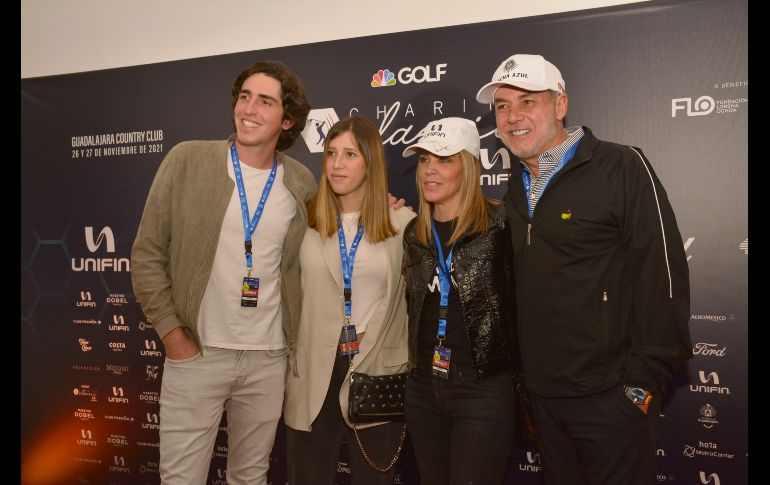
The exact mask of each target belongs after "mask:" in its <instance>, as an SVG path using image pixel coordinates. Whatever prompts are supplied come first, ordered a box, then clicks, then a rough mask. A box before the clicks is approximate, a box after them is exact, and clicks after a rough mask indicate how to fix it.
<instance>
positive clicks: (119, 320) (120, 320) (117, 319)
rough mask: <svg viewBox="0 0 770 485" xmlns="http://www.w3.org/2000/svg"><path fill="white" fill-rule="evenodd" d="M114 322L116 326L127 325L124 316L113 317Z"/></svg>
mask: <svg viewBox="0 0 770 485" xmlns="http://www.w3.org/2000/svg"><path fill="white" fill-rule="evenodd" d="M112 321H113V323H115V325H124V324H125V323H126V321H125V319H124V318H123V315H112Z"/></svg>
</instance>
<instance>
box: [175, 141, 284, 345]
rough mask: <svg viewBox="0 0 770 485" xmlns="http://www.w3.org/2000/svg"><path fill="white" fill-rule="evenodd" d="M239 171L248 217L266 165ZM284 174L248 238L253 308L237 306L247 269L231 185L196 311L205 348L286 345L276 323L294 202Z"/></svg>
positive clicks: (237, 201)
mask: <svg viewBox="0 0 770 485" xmlns="http://www.w3.org/2000/svg"><path fill="white" fill-rule="evenodd" d="M227 159H228V163H227V172H228V174H229V175H230V178H231V179H233V181H235V172H234V171H233V164H232V158H231V157H230V155H229V154H228V157H227ZM241 171H242V173H243V182H244V186H245V187H246V198H247V199H248V203H249V220H251V218H252V217H254V212H255V211H256V208H257V205H258V204H259V199H260V197H262V189H263V188H264V187H265V183H266V182H267V178H268V176H269V175H270V169H266V170H260V169H256V168H252V167H249V166H248V165H246V164H244V163H241ZM283 174H284V171H283V164H281V165H279V166H278V170H277V171H276V177H275V181H274V182H273V188H272V190H271V191H270V196H269V197H268V199H267V203H266V204H265V208H264V210H263V212H262V217H261V219H260V221H259V224H258V225H257V229H256V230H255V231H254V234H252V236H251V241H252V248H251V253H252V259H253V268H252V272H251V277H252V278H255V277H256V278H259V300H258V304H257V307H256V308H255V307H242V306H241V288H242V285H243V278H244V277H245V276H246V272H247V269H246V256H245V254H244V252H245V250H244V241H245V240H246V239H245V233H244V229H243V219H242V215H241V203H240V198H239V196H238V188H237V187H235V188H234V189H233V195H232V197H231V198H230V204H229V205H228V206H227V212H226V213H225V218H224V221H223V222H222V231H221V232H220V233H219V243H218V245H217V249H216V254H215V256H214V266H213V268H212V270H211V276H210V277H209V281H208V283H207V285H206V291H205V293H204V295H203V301H202V302H201V308H200V313H199V315H198V330H199V334H200V338H201V342H202V344H203V345H204V346H208V347H219V348H225V349H235V350H275V349H283V348H285V346H286V345H285V342H284V335H283V325H282V321H281V318H282V317H281V281H280V273H281V256H282V252H283V243H284V239H285V238H286V233H287V231H288V230H289V224H290V222H291V220H292V218H293V217H294V214H295V212H296V210H297V203H296V201H295V199H294V196H292V195H291V192H289V191H288V189H287V188H286V187H285V186H284V184H283ZM190 264H196V262H195V261H191V262H190Z"/></svg>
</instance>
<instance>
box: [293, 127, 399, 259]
mask: <svg viewBox="0 0 770 485" xmlns="http://www.w3.org/2000/svg"><path fill="white" fill-rule="evenodd" d="M348 132H349V133H350V134H352V135H353V139H354V140H355V141H356V144H357V145H358V150H359V151H360V152H361V155H362V156H363V158H364V163H365V164H366V179H365V180H364V184H365V189H366V190H365V191H364V199H363V202H362V204H361V223H362V224H363V226H364V234H365V235H366V238H367V240H368V241H369V242H370V243H371V244H375V243H378V242H381V241H384V240H385V239H388V238H389V237H392V236H395V235H396V234H398V232H397V231H396V229H395V228H394V227H393V224H391V222H390V213H389V205H388V169H387V165H386V163H385V151H384V150H383V148H382V140H381V139H380V133H379V131H377V127H376V126H374V124H373V123H372V122H371V121H369V119H367V118H364V117H363V116H350V117H348V118H344V119H342V120H340V121H338V122H337V123H335V124H334V126H332V127H331V129H330V130H329V133H328V134H327V135H326V141H324V160H323V169H322V171H321V179H320V180H319V182H318V194H317V195H316V196H315V197H314V198H313V199H312V200H311V201H310V202H309V203H308V214H307V219H308V220H307V222H308V225H309V226H310V227H312V228H313V229H315V230H316V231H318V234H320V235H321V238H322V239H326V238H329V237H332V235H333V234H335V233H336V232H337V215H338V214H339V212H340V204H339V200H338V198H337V195H336V194H335V193H334V190H333V189H332V187H331V184H329V179H328V177H327V175H326V151H327V150H328V148H329V142H331V141H332V140H333V139H335V138H336V137H337V136H339V135H341V134H342V133H348Z"/></svg>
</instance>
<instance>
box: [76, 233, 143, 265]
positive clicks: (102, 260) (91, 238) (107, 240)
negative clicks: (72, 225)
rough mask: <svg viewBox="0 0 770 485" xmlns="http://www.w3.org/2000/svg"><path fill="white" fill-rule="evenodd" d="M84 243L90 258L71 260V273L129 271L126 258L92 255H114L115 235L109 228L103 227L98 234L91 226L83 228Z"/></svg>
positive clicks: (128, 262)
mask: <svg viewBox="0 0 770 485" xmlns="http://www.w3.org/2000/svg"><path fill="white" fill-rule="evenodd" d="M84 232H85V242H86V247H87V248H88V251H89V252H91V253H92V255H91V256H92V257H88V258H72V271H88V272H107V271H112V272H116V273H117V272H123V271H131V261H129V259H128V258H119V257H94V256H96V254H94V253H97V252H98V253H101V254H104V253H107V254H113V253H115V235H114V234H113V233H112V228H110V226H104V227H103V228H102V229H101V230H100V231H99V232H98V233H96V232H95V231H94V228H93V226H86V227H85V228H84Z"/></svg>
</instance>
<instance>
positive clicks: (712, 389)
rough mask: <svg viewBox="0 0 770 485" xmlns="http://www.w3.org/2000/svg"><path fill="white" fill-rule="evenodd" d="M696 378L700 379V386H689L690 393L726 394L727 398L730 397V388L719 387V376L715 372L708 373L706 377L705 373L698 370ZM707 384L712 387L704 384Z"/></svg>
mask: <svg viewBox="0 0 770 485" xmlns="http://www.w3.org/2000/svg"><path fill="white" fill-rule="evenodd" d="M698 377H699V378H700V381H701V382H702V384H697V385H696V384H690V390H691V391H692V392H706V393H709V394H712V393H717V394H727V395H728V396H729V395H730V388H728V387H723V386H720V385H719V375H718V374H717V373H716V372H710V373H709V374H708V375H706V372H705V371H702V370H700V371H698ZM709 383H711V384H713V385H712V386H707V385H706V384H709Z"/></svg>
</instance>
